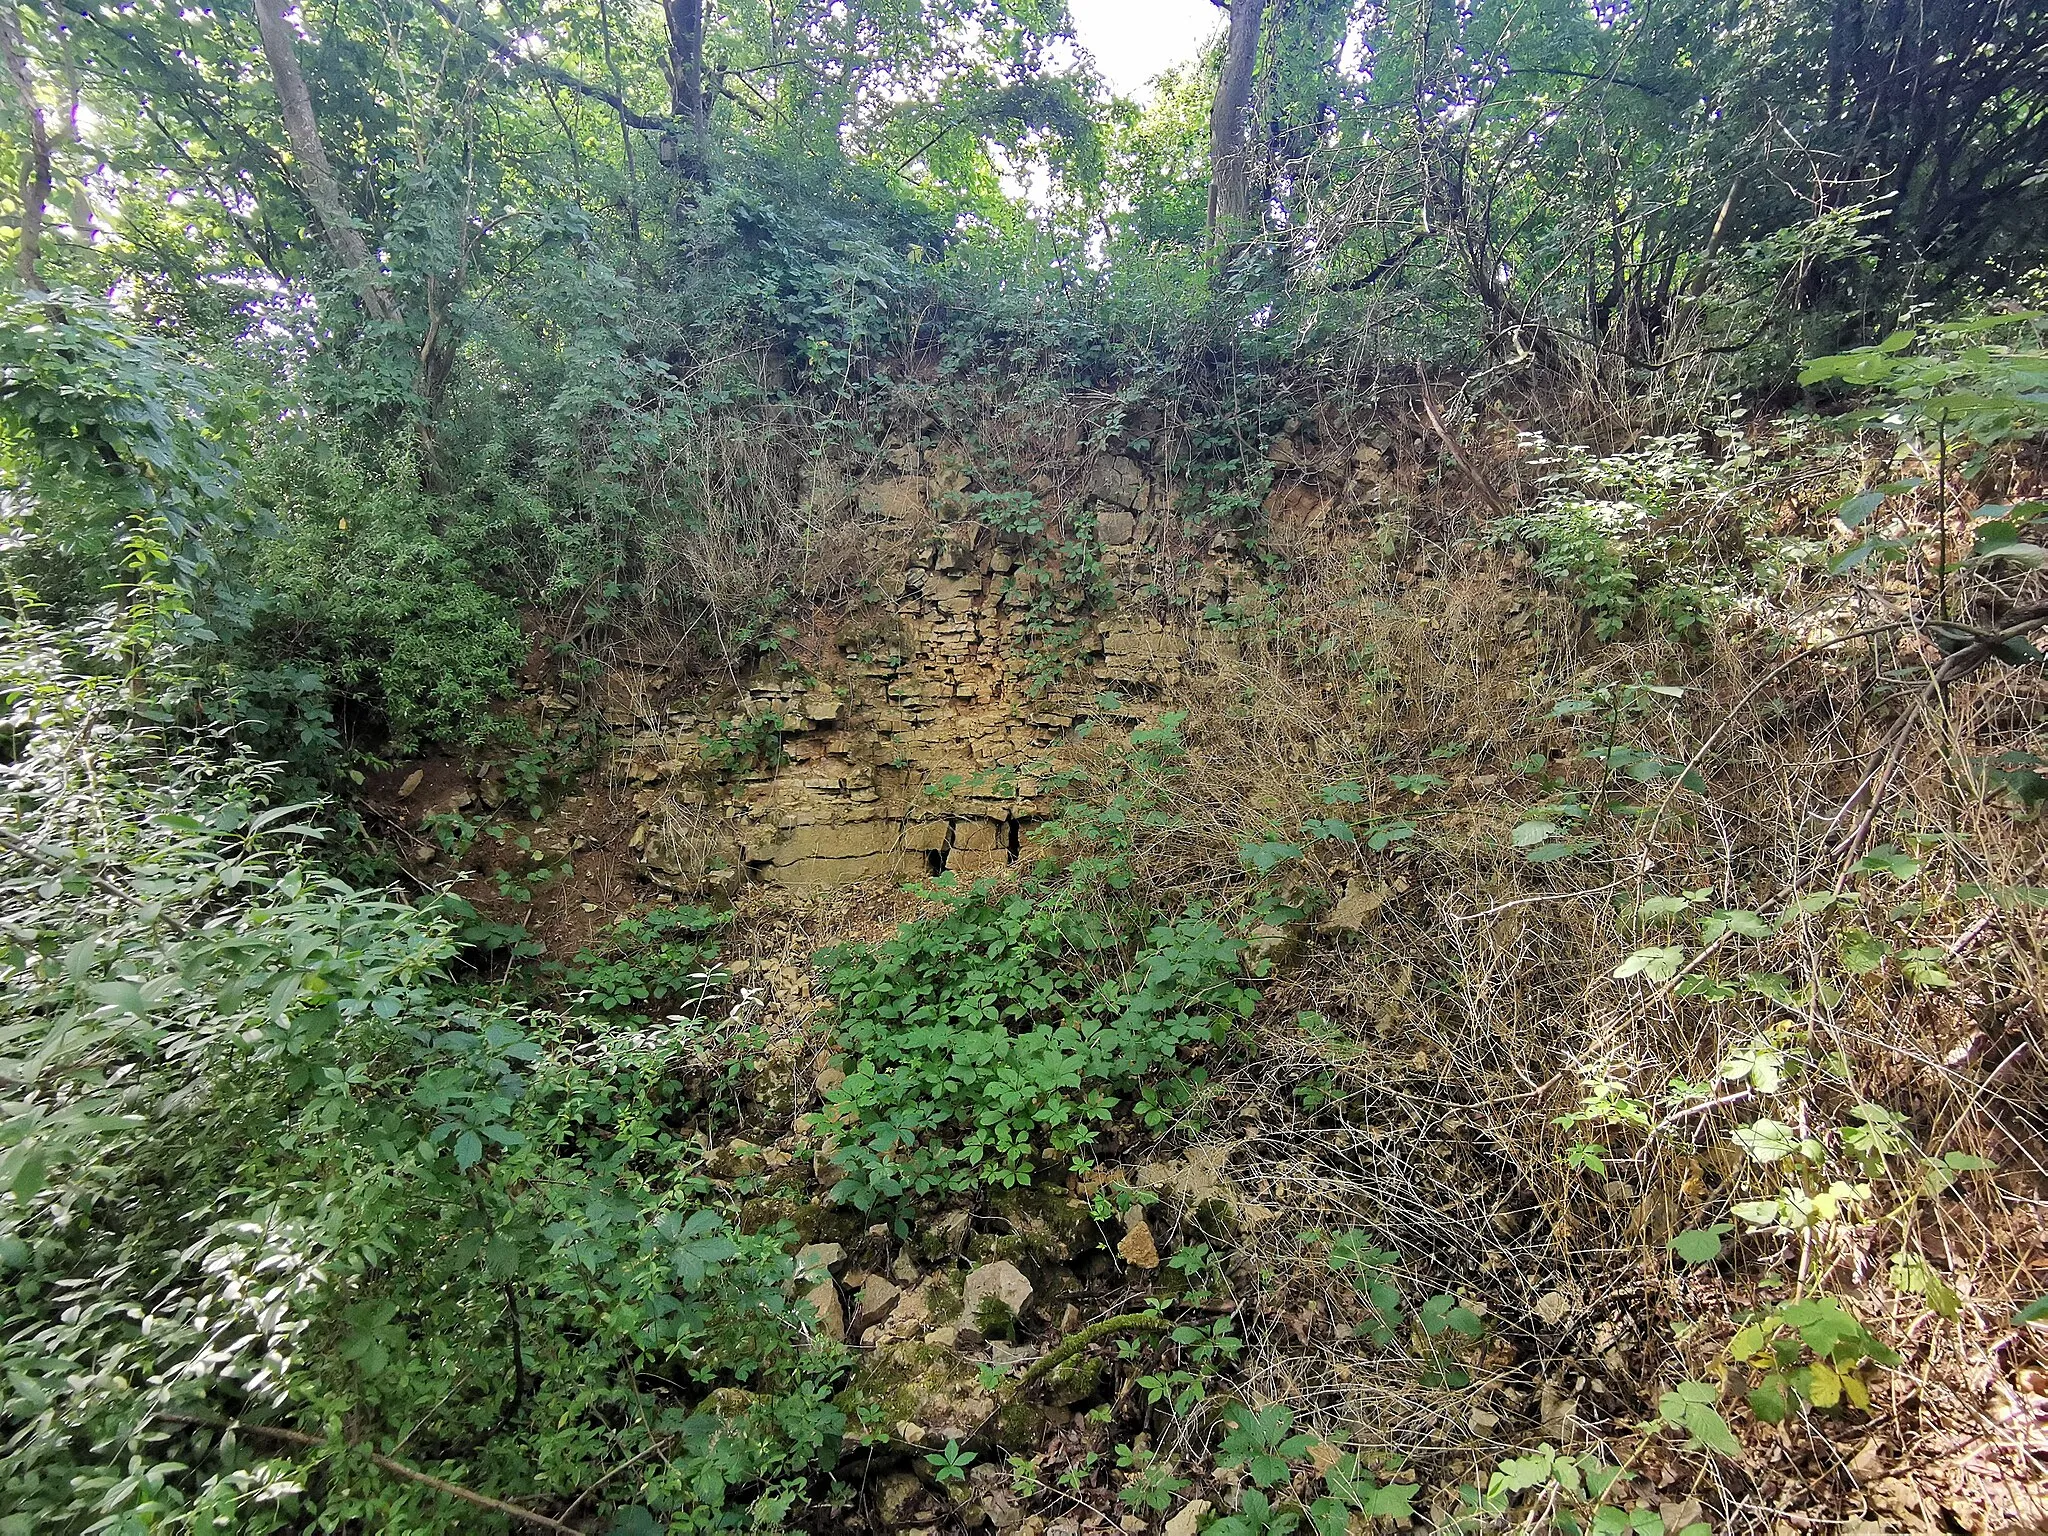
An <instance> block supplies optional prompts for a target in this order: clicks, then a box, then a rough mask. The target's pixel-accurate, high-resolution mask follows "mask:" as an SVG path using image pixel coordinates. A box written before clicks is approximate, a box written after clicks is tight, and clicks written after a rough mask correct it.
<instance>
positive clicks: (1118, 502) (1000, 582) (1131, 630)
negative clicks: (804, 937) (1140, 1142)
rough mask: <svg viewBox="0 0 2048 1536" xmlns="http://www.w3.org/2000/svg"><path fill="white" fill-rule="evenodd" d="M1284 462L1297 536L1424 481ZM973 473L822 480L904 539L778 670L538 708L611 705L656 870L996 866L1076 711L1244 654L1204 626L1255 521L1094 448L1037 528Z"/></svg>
mask: <svg viewBox="0 0 2048 1536" xmlns="http://www.w3.org/2000/svg"><path fill="white" fill-rule="evenodd" d="M1270 459H1271V462H1272V465H1273V477H1272V483H1271V486H1270V488H1269V489H1268V490H1267V491H1266V492H1265V495H1264V513H1265V519H1266V522H1267V524H1268V526H1269V528H1270V530H1271V531H1272V532H1273V533H1275V534H1276V535H1279V536H1281V537H1288V536H1302V535H1307V536H1319V535H1320V534H1321V533H1322V532H1323V530H1324V529H1325V528H1326V526H1327V525H1328V524H1329V523H1330V521H1331V519H1332V518H1333V517H1338V516H1350V515H1353V514H1355V513H1358V512H1359V511H1360V510H1361V509H1363V511H1364V514H1365V515H1366V516H1369V517H1376V516H1380V515H1381V514H1382V512H1383V510H1384V508H1386V507H1387V506H1388V505H1391V504H1397V503H1398V502H1399V501H1400V500H1402V499H1403V498H1406V497H1409V496H1410V495H1411V494H1412V491H1413V486H1414V481H1415V480H1416V479H1417V478H1418V476H1417V475H1416V474H1410V475H1405V476H1397V475H1396V474H1394V472H1393V471H1391V470H1390V469H1389V467H1388V460H1387V457H1386V455H1385V453H1384V452H1383V451H1382V450H1380V449H1378V448H1372V447H1366V448H1363V449H1358V450H1345V451H1342V452H1323V451H1320V450H1316V449H1313V448H1311V447H1308V446H1304V445H1303V443H1302V442H1301V440H1300V439H1298V438H1297V437H1296V436H1295V435H1294V434H1292V433H1289V434H1283V435H1282V436H1281V437H1280V438H1279V439H1277V440H1276V442H1275V443H1274V445H1273V447H1272V449H1271V452H1270ZM959 466H960V456H959V455H950V456H949V455H945V454H939V453H920V452H915V451H903V452H900V453H899V454H898V456H897V461H896V463H895V464H894V465H893V466H891V467H892V469H893V470H894V471H895V472H894V473H891V474H889V475H887V476H886V477H884V478H881V479H878V480H873V481H870V482H866V483H855V482H852V481H849V480H846V479H844V478H841V477H838V476H837V475H836V474H833V473H831V472H821V473H820V474H818V475H816V476H814V479H813V491H812V494H813V495H814V496H825V497H828V498H835V499H837V500H838V501H840V502H841V503H843V505H844V507H845V508H846V511H847V515H848V516H850V517H854V518H857V519H858V520H859V523H860V525H861V526H863V527H871V528H872V529H873V531H874V547H875V548H876V549H877V550H878V551H887V550H894V551H900V552H901V554H900V558H899V559H898V560H896V561H893V562H892V563H891V564H890V565H888V566H886V567H885V568H884V569H883V570H881V571H880V572H879V573H878V574H877V575H876V577H875V578H874V580H873V581H872V584H871V589H870V590H871V594H872V596H871V601H870V603H869V604H868V605H867V606H866V607H864V608H863V609H862V610H860V611H859V612H857V613H855V614H853V615H850V616H848V617H846V618H844V619H843V620H842V621H840V622H839V623H838V624H837V625H836V627H835V628H833V629H832V630H830V631H828V632H825V633H823V634H821V635H820V636H818V637H816V643H814V644H812V645H811V646H810V647H809V648H808V651H807V654H806V656H805V658H804V659H803V661H802V662H801V663H800V664H798V665H794V666H791V665H788V664H783V665H782V666H780V667H779V668H778V667H774V666H769V665H764V666H763V667H762V668H761V669H760V670H759V672H758V673H757V674H756V675H755V676H753V677H751V678H742V679H741V685H740V686H739V687H738V688H737V689H736V690H732V691H728V692H725V693H724V694H723V695H722V696H719V697H717V699H716V704H715V707H713V706H712V704H711V702H710V701H708V700H706V699H705V698H704V697H702V696H698V697H696V698H690V697H687V696H679V695H680V690H681V685H680V684H679V682H678V681H677V679H676V678H675V677H673V676H672V675H671V673H670V672H669V670H668V669H665V668H663V667H660V666H653V665H648V666H639V667H636V666H634V665H632V664H630V663H622V664H620V665H617V666H614V667H613V668H612V669H611V670H610V672H608V673H607V674H606V675H605V676H603V677H601V678H599V679H597V680H596V681H594V682H593V683H591V684H588V685H585V687H586V691H585V695H584V697H583V699H582V700H580V701H570V700H565V699H560V698H556V697H554V696H553V695H550V696H549V697H547V698H544V699H543V700H542V704H543V706H548V705H550V704H558V705H560V706H561V707H562V708H564V709H567V708H571V707H574V706H575V705H576V704H579V703H580V706H581V707H583V708H584V709H585V710H586V711H587V710H588V708H589V706H590V705H591V703H592V702H595V703H596V704H597V706H598V708H599V709H600V710H601V712H602V715H603V719H604V722H605V725H606V728H607V731H608V734H609V737H610V747H609V752H608V757H607V761H606V766H605V769H604V773H605V775H606V776H607V777H608V778H609V779H610V780H611V781H612V782H613V784H614V786H615V788H616V789H617V790H618V791H622V792H623V793H622V794H615V795H614V797H613V798H614V799H615V800H619V799H624V800H626V801H627V802H629V803H630V804H631V806H632V807H633V812H634V815H635V817H636V824H635V825H634V827H633V829H632V832H631V834H630V850H631V853H632V855H633V857H634V858H636V859H637V860H638V863H639V867H640V870H641V873H642V874H643V875H644V876H645V878H647V879H650V880H652V881H654V882H655V883H656V884H658V885H660V886H662V887H663V888H665V889H667V890H670V891H672V892H674V893H676V894H677V895H679V896H683V897H684V898H685V899H696V898H699V897H702V896H704V895H707V894H716V893H719V892H721V891H724V892H729V891H730V890H732V889H733V888H736V887H737V886H738V885H739V884H740V883H742V882H744V881H746V880H750V879H753V880H765V881H771V882H774V883H777V884H781V885H788V886H810V887H817V886H833V885H841V884H845V883H848V882H851V881H855V880H859V879H862V878H864V877H867V876H870V875H890V876H896V877H909V876H916V875H930V874H935V873H937V872H939V871H942V870H951V871H955V872H957V873H959V874H961V875H963V876H972V875H977V874H982V873H985V872H988V871H991V870H995V869H999V868H1001V867H1002V866H1004V865H1006V864H1008V863H1009V862H1011V861H1012V860H1014V859H1015V858H1016V857H1017V856H1018V852H1019V849H1020V846H1021V844H1022V839H1023V836H1024V834H1025V832H1026V831H1028V829H1029V828H1030V826H1031V825H1032V823H1034V822H1035V821H1038V820H1040V819H1042V818H1043V817H1044V816H1045V815H1046V814H1048V812H1049V810H1050V805H1049V802H1048V800H1047V797H1046V784H1047V779H1048V775H1049V774H1051V773H1053V772H1055V771H1056V770H1057V768H1058V766H1059V763H1060V757H1061V746H1062V743H1063V742H1065V741H1067V740H1070V739H1071V737H1070V733H1071V732H1072V730H1073V728H1074V726H1075V725H1076V724H1077V723H1078V722H1079V721H1081V720H1082V719H1084V718H1088V717H1100V716H1103V715H1104V714H1110V715H1116V714H1118V713H1120V712H1127V713H1130V714H1132V715H1133V716H1135V714H1136V712H1137V709H1138V707H1139V706H1140V705H1142V704H1143V703H1145V702H1148V701H1156V700H1160V699H1162V698H1165V699H1170V696H1171V694H1172V691H1173V690H1174V689H1175V687H1176V686H1177V685H1179V684H1180V682H1181V681H1182V680H1183V679H1184V678H1185V677H1186V676H1187V675H1188V672H1189V669H1191V668H1199V667H1206V666H1210V665H1213V664H1215V662H1217V661H1218V660H1219V659H1221V658H1223V657H1225V656H1227V655H1228V654H1229V653H1231V651H1232V650H1233V649H1234V646H1235V641H1234V640H1233V638H1232V636H1231V632H1230V628H1229V626H1228V625H1227V624H1218V623H1215V622H1203V620H1202V617H1201V616H1202V615H1204V614H1206V615H1208V616H1209V618H1210V619H1211V620H1213V619H1214V618H1215V617H1216V616H1218V615H1220V614H1225V613H1227V612H1230V611H1233V607H1234V605H1237V604H1239V603H1241V602H1244V601H1247V600H1255V598H1256V594H1257V582H1258V575H1257V573H1256V572H1255V571H1254V569H1253V565H1252V563H1251V562H1250V561H1249V560H1248V559H1247V558H1246V557H1245V556H1244V555H1243V554H1242V553H1241V549H1240V537H1239V536H1237V535H1234V534H1233V533H1231V532H1230V531H1228V530H1227V529H1223V530H1210V529H1205V528H1202V527H1199V526H1198V527H1195V528H1190V527H1189V526H1188V525H1187V522H1186V521H1185V520H1183V519H1181V518H1180V517H1179V516H1178V515H1177V514H1176V513H1175V512H1174V510H1173V506H1174V503H1175V500H1176V495H1175V488H1174V486H1173V484H1172V482H1171V478H1170V476H1167V475H1165V474H1163V473H1162V472H1161V471H1159V470H1158V469H1156V468H1155V467H1153V466H1152V465H1149V464H1148V463H1146V462H1144V461H1143V460H1141V459H1140V458H1138V457H1136V456H1134V455H1130V454H1123V453H1104V454H1098V455H1094V456H1092V457H1085V458H1080V459H1077V460H1076V461H1075V462H1073V463H1072V464H1069V465H1067V466H1066V473H1065V475H1064V478H1063V479H1062V480H1061V481H1060V482H1059V483H1057V484H1055V482H1054V481H1053V480H1052V479H1050V478H1049V477H1047V476H1044V475H1040V476H1038V477H1036V478H1035V479H1034V481H1033V482H1032V483H1031V485H1030V486H1029V487H1028V489H1029V491H1030V493H1031V497H1032V499H1033V503H1034V505H1035V506H1038V507H1045V508H1050V509H1055V510H1050V511H1047V512H1043V513H1040V514H1039V516H1038V517H1037V518H1036V519H1033V520H1031V521H1030V522H1028V523H1026V524H1025V526H1027V527H1028V528H1029V530H1030V531H1028V532H1019V531H1018V529H1017V526H1016V524H1018V523H1019V522H1020V521H1022V520H1019V519H1014V518H1013V519H1012V523H1013V526H1011V527H1004V526H1001V525H999V524H998V523H996V522H995V521H993V520H991V521H989V522H983V521H979V520H976V519H973V518H970V517H965V516H960V515H957V514H958V513H960V512H962V511H965V510H972V509H973V508H974V507H975V506H976V505H977V501H976V496H975V494H974V492H975V490H976V489H977V488H976V486H975V483H974V478H973V475H972V474H971V473H970V472H968V471H966V470H963V469H962V468H960V467H959ZM821 487H822V489H821ZM1048 527H1050V528H1053V529H1056V530H1058V531H1057V532H1056V533H1047V532H1044V531H1042V530H1044V529H1045V528H1048ZM1168 587H1170V588H1171V589H1172V591H1171V601H1170V602H1164V603H1162V602H1160V601H1159V600H1158V598H1159V594H1160V593H1161V592H1162V591H1164V590H1166V589H1167V588H1168ZM1161 614H1165V615H1167V616H1166V617H1161V616H1160V615H1161ZM590 690H595V699H594V700H593V699H592V697H591V693H590ZM1105 695H1116V697H1115V698H1105V697H1104V696H1105Z"/></svg>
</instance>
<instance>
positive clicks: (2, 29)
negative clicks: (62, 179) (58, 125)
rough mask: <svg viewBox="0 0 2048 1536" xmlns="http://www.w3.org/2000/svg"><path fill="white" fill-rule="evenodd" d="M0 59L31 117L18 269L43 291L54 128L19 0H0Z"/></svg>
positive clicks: (16, 257) (32, 287) (16, 259)
mask: <svg viewBox="0 0 2048 1536" xmlns="http://www.w3.org/2000/svg"><path fill="white" fill-rule="evenodd" d="M0 61H4V62H5V64H6V66H7V78H8V79H9V80H10V81H11V82H12V83H13V85H14V94H15V96H16V98H17V99H18V100H19V101H20V103H21V115H22V116H23V117H24V118H26V119H27V120H28V149H27V152H26V153H25V154H23V155H22V157H21V186H20V194H19V195H20V198H21V243H20V244H19V245H18V246H17V247H16V248H15V252H14V271H15V275H16V276H17V277H19V278H20V279H21V286H22V287H24V288H26V289H28V290H29V291H30V292H32V293H40V292H41V291H42V287H43V285H42V279H41V278H40V277H39V276H38V275H37V273H36V263H37V262H38V261H40V260H41V258H42V251H43V209H44V208H45V207H46V206H47V205H48V203H49V201H50V130H49V128H48V126H47V125H46V124H45V123H44V121H43V104H42V103H41V102H40V101H38V100H37V99H36V89H35V82H34V80H32V79H31V78H30V77H29V72H28V49H27V48H26V47H25V46H24V45H23V43H22V40H21V17H20V14H19V13H18V12H17V11H16V10H15V0H0Z"/></svg>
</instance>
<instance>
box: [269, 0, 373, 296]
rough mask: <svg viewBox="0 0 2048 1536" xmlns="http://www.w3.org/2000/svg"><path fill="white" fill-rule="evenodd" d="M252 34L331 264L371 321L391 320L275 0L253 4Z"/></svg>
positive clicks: (286, 27) (371, 261)
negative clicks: (258, 40)
mask: <svg viewBox="0 0 2048 1536" xmlns="http://www.w3.org/2000/svg"><path fill="white" fill-rule="evenodd" d="M254 3H255V7H256V29H257V31H259V32H260V33H262V35H263V56H264V58H265V59H267V60H268V61H269V63H270V75H271V79H272V81H273V82H274V83H275V85H276V87H277V103H278V107H279V108H280V110H281V111H282V112H283V114H284V131H285V136H286V137H287V138H289V139H290V140H291V145H292V155H293V158H294V159H296V160H297V162H298V172H299V179H300V181H302V182H303V183H305V188H306V195H307V197H309V198H310V199H311V200H312V203H313V212H314V214H315V216H316V217H317V218H318V219H319V221H320V230H321V233H322V234H323V235H325V236H326V238H327V248H328V249H329V250H330V251H332V252H333V253H334V259H335V260H336V261H337V262H339V263H340V264H341V267H342V269H343V270H344V271H346V272H347V273H348V274H349V276H350V277H351V278H352V279H353V280H354V282H355V285H356V292H357V294H358V295H359V296H360V297H361V299H362V301H363V308H364V309H365V310H367V311H368V312H369V314H370V316H371V318H372V319H375V320H396V319H397V318H398V305H397V304H396V303H394V302H393V300H392V297H391V291H390V290H389V289H388V288H386V287H385V286H384V285H383V284H382V283H381V282H379V281H378V278H377V263H376V259H375V258H374V257H372V256H371V254H370V247H369V244H368V243H367V242H366V241H365V240H364V239H363V234H362V231H361V230H359V229H357V228H356V226H355V221H354V220H352V219H351V218H350V217H349V215H348V209H347V207H346V206H345V205H344V204H343V203H342V200H341V186H340V184H339V183H338V182H336V181H335V179H334V170H333V167H332V166H330V165H329V163H328V160H327V149H326V146H325V145H323V144H322V143H321V142H320V125H319V122H318V120H317V119H316V118H315V117H314V116H313V98H312V96H311V94H309V93H308V92H307V90H306V77H305V76H304V75H303V74H301V73H300V72H299V51H298V46H297V44H296V43H295V42H294V41H293V39H292V30H291V28H290V27H288V26H286V25H285V21H284V17H283V15H282V14H281V13H280V11H279V10H278V0H254Z"/></svg>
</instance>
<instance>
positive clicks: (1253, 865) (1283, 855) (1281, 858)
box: [1237, 843, 1301, 875]
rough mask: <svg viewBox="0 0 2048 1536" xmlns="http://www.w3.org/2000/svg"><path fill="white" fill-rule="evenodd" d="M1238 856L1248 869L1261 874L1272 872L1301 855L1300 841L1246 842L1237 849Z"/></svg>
mask: <svg viewBox="0 0 2048 1536" xmlns="http://www.w3.org/2000/svg"><path fill="white" fill-rule="evenodd" d="M1237 856H1238V858H1239V859H1240V860H1242V861H1243V863H1244V865H1245V867H1246V868H1248V869H1253V870H1256V871H1258V872H1259V873H1260V874H1262V875H1264V874H1271V873H1272V872H1273V871H1274V870H1275V869H1277V868H1279V867H1280V866H1281V865H1282V864H1285V863H1286V862H1287V861H1288V860H1289V859H1298V858H1300V857H1301V845H1300V844H1298V843H1246V844H1245V845H1244V846H1243V847H1242V848H1240V849H1238V850H1237Z"/></svg>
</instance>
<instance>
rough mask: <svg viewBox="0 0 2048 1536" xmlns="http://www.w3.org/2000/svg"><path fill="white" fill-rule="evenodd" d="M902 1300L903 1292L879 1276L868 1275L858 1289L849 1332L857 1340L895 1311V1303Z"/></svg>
mask: <svg viewBox="0 0 2048 1536" xmlns="http://www.w3.org/2000/svg"><path fill="white" fill-rule="evenodd" d="M902 1299H903V1292H902V1291H901V1290H899V1289H898V1288H897V1287H896V1286H895V1285H893V1284H892V1283H891V1282H889V1281H888V1280H886V1279H884V1278H883V1277H882V1276H880V1275H869V1276H868V1278H867V1281H866V1283H865V1284H864V1285H862V1286H861V1288H860V1298H859V1300H857V1301H856V1302H855V1303H854V1304H853V1324H852V1327H851V1329H850V1332H851V1333H852V1334H853V1336H854V1338H856V1339H858V1338H859V1337H860V1336H861V1335H862V1334H864V1333H866V1332H867V1331H868V1330H869V1329H870V1328H872V1327H874V1326H875V1324H877V1323H879V1322H881V1321H883V1320H884V1319H885V1318H887V1317H888V1315H889V1314H890V1313H891V1312H894V1311H895V1310H896V1303H897V1302H899V1301H901V1300H902Z"/></svg>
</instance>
